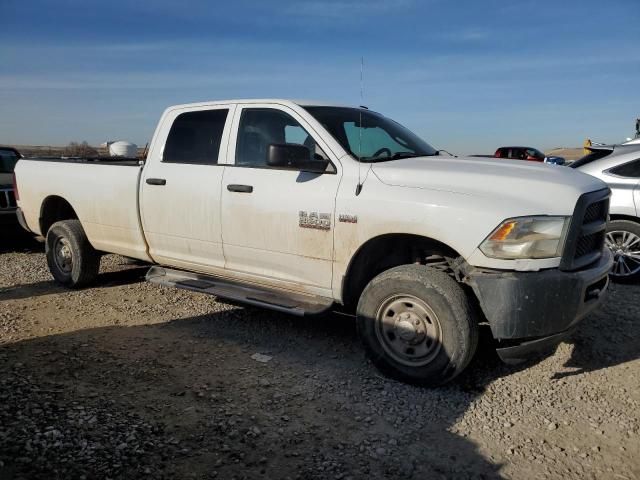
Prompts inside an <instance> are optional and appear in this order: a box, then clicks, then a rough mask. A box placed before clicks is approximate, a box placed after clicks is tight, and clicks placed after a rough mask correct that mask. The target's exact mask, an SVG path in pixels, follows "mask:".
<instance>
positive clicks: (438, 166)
mask: <svg viewBox="0 0 640 480" xmlns="http://www.w3.org/2000/svg"><path fill="white" fill-rule="evenodd" d="M372 169H373V172H374V173H375V175H376V176H377V177H378V178H379V179H380V181H381V182H383V183H385V184H387V185H393V186H398V187H410V188H422V189H428V190H438V191H448V192H453V193H458V194H465V195H471V196H478V197H485V198H493V199H495V198H499V199H500V200H501V201H510V200H514V201H519V202H521V203H522V202H525V201H526V202H528V203H532V204H535V205H537V206H539V207H540V208H541V209H540V211H541V212H544V211H549V209H548V208H544V207H546V206H548V205H549V203H550V202H553V203H554V204H556V205H558V204H560V205H566V206H567V208H569V209H570V211H573V207H574V206H575V202H576V200H577V198H578V197H579V196H580V195H582V194H583V193H586V192H591V191H595V190H600V189H602V188H606V184H605V183H603V182H602V181H600V180H598V179H597V178H595V177H592V176H590V175H586V174H583V173H581V172H578V171H576V170H574V169H572V168H566V167H561V166H556V165H545V164H543V163H537V162H526V161H522V160H507V159H505V160H492V159H487V158H475V157H474V158H464V157H417V158H407V159H401V160H393V161H389V162H380V163H375V164H373V167H372Z"/></svg>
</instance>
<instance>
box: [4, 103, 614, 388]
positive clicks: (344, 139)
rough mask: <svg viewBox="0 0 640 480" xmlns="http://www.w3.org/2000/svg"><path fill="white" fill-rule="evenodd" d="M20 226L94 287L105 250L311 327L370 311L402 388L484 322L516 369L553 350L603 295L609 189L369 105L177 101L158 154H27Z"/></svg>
mask: <svg viewBox="0 0 640 480" xmlns="http://www.w3.org/2000/svg"><path fill="white" fill-rule="evenodd" d="M16 181H17V185H18V190H19V202H18V204H19V218H20V221H21V223H22V224H23V226H24V227H25V228H27V229H28V230H30V231H32V232H34V233H36V234H39V235H43V236H46V237H47V242H46V244H47V261H48V263H49V267H50V269H51V271H52V274H53V275H54V277H55V278H56V279H57V280H58V281H60V282H61V283H63V284H66V285H68V286H70V287H80V286H83V285H85V284H87V283H89V282H90V281H92V280H93V279H94V278H95V276H96V275H97V268H98V265H99V258H100V255H101V254H102V253H105V252H106V253H117V254H120V255H124V256H126V257H131V258H135V259H139V260H143V261H145V262H149V263H152V264H154V266H153V267H152V268H151V269H150V271H149V273H148V275H147V278H148V279H149V280H151V281H153V282H156V283H161V284H165V285H173V286H177V287H182V288H187V289H191V290H195V291H201V292H204V293H211V294H215V295H218V296H221V297H226V298H231V299H234V300H241V301H244V302H246V303H250V304H254V305H260V306H264V307H268V308H273V309H276V310H280V311H284V312H289V313H293V314H298V315H305V314H315V313H320V312H323V311H325V310H328V309H331V308H340V309H342V310H343V311H347V312H352V313H355V314H356V318H357V320H356V321H357V326H358V330H359V333H360V336H361V338H362V341H363V344H364V346H365V349H366V351H367V353H368V355H369V358H370V359H371V360H372V361H373V363H375V364H376V365H377V366H378V367H379V368H380V369H381V370H382V371H384V372H385V373H387V374H388V375H390V376H393V377H395V378H399V379H401V380H404V381H409V382H413V383H419V384H426V385H436V384H441V383H444V382H446V381H448V380H450V379H451V378H453V377H454V376H455V375H457V374H458V373H459V372H460V371H462V370H463V369H464V368H465V367H466V365H467V364H468V362H469V361H470V359H471V357H472V356H473V353H474V351H475V347H476V343H477V338H478V328H479V327H478V324H479V323H482V322H488V323H489V325H490V328H491V331H492V334H493V336H494V338H495V339H496V341H497V345H498V353H499V354H500V356H501V357H502V358H503V359H504V360H506V361H520V360H523V359H525V358H527V357H529V356H530V355H532V354H535V353H538V352H539V351H542V350H545V349H548V348H549V347H553V346H555V345H557V344H558V343H559V342H560V340H561V339H562V338H563V337H564V336H566V335H567V334H568V333H569V332H571V331H572V330H573V329H574V327H576V325H577V324H578V323H579V321H580V320H582V319H583V318H584V317H585V316H586V315H587V314H588V313H589V312H591V311H592V310H593V309H594V308H596V307H597V306H598V305H599V304H600V303H601V302H602V300H603V298H604V293H605V292H606V289H607V285H608V277H607V273H608V271H609V269H610V267H611V261H612V260H611V255H610V253H609V252H608V251H606V250H605V249H604V248H603V243H604V230H605V227H606V220H607V214H608V202H609V190H608V188H607V187H606V185H605V184H604V183H603V182H601V181H600V180H598V179H595V178H593V177H590V176H588V175H584V174H581V173H579V172H576V171H573V170H570V169H563V170H559V169H557V168H552V167H549V166H546V165H539V164H534V163H525V162H522V163H519V162H514V163H513V164H505V163H504V162H502V161H500V160H488V159H487V160H478V159H464V158H451V157H440V156H439V155H438V152H437V151H436V150H434V149H433V148H432V147H430V146H429V145H428V144H426V143H425V142H424V141H422V140H421V139H419V138H418V137H417V136H415V135H414V134H412V133H411V132H409V131H408V130H406V129H405V128H404V127H401V126H400V125H399V124H397V123H395V122H393V121H391V120H389V119H387V118H386V117H384V116H382V115H380V114H377V113H374V112H371V111H369V110H367V109H365V108H349V107H340V106H332V105H322V104H318V103H303V102H291V101H286V100H240V101H228V102H208V103H198V104H190V105H181V106H175V107H171V108H169V109H167V110H166V111H165V112H164V114H163V115H162V118H161V119H160V122H159V124H158V126H157V128H156V131H155V134H154V136H153V139H152V142H151V145H150V148H149V153H148V156H147V158H146V160H145V161H144V162H139V161H137V160H135V159H131V160H127V159H121V160H117V161H102V162H89V161H86V162H83V161H77V160H76V161H64V160H55V161H54V160H35V159H34V160H28V159H26V160H21V161H20V162H19V163H18V166H17V168H16Z"/></svg>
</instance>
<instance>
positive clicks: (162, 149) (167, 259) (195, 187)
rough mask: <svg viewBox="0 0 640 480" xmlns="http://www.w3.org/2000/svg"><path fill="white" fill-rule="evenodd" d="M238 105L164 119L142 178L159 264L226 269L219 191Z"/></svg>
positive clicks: (148, 231) (144, 211) (146, 223)
mask: <svg viewBox="0 0 640 480" xmlns="http://www.w3.org/2000/svg"><path fill="white" fill-rule="evenodd" d="M234 108H235V107H234V106H232V105H216V106H207V107H197V108H193V107H191V108H189V109H188V110H184V109H182V110H181V109H177V110H175V111H171V112H169V113H168V114H167V115H165V118H164V120H163V123H162V126H161V127H160V130H159V132H158V133H157V134H156V135H157V138H155V139H154V149H153V151H152V152H150V158H148V159H147V164H146V165H145V168H144V170H143V177H142V180H141V218H142V224H143V228H144V233H145V236H146V238H147V242H148V244H149V251H150V252H149V253H150V255H151V257H152V258H153V259H154V260H155V261H156V262H158V263H161V264H165V265H171V266H176V267H182V268H188V269H192V270H195V271H201V272H205V273H210V272H211V273H213V272H215V271H217V270H218V269H221V268H223V267H224V256H223V252H222V232H221V225H220V192H221V190H220V189H221V183H222V176H223V172H224V162H223V160H222V159H224V158H225V157H226V154H227V144H228V138H229V130H230V126H231V120H232V118H233V110H234Z"/></svg>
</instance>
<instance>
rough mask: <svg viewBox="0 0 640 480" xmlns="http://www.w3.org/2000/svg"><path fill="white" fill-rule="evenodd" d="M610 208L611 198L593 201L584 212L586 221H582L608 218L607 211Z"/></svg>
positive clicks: (589, 221) (586, 221)
mask: <svg viewBox="0 0 640 480" xmlns="http://www.w3.org/2000/svg"><path fill="white" fill-rule="evenodd" d="M608 209H609V200H608V199H607V200H600V201H599V202H596V203H592V204H591V205H589V206H588V207H587V211H586V212H585V214H584V221H583V222H582V223H591V222H595V221H596V220H603V219H604V220H605V221H606V219H607V213H608Z"/></svg>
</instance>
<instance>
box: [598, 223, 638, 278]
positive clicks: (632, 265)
mask: <svg viewBox="0 0 640 480" xmlns="http://www.w3.org/2000/svg"><path fill="white" fill-rule="evenodd" d="M605 243H606V245H607V247H608V248H609V249H610V250H611V253H613V268H612V269H611V274H610V275H611V278H612V279H613V280H615V281H616V282H634V281H637V280H639V279H640V223H636V222H631V221H629V220H612V221H611V222H609V224H608V225H607V235H606V240H605Z"/></svg>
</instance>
